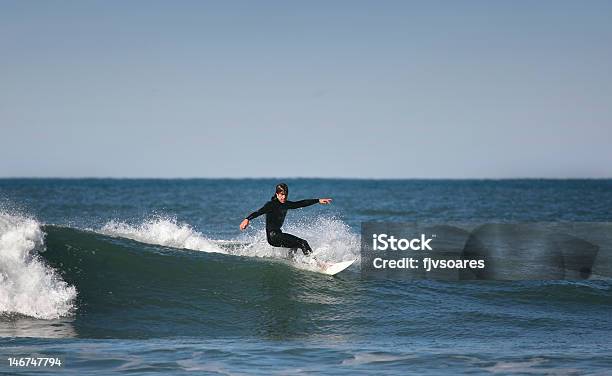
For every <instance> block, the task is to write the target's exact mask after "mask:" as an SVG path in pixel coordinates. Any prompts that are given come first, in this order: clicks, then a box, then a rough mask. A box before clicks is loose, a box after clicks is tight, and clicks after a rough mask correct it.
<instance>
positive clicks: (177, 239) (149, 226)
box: [98, 217, 227, 253]
mask: <svg viewBox="0 0 612 376" xmlns="http://www.w3.org/2000/svg"><path fill="white" fill-rule="evenodd" d="M98 232H100V233H102V234H104V235H109V236H114V237H122V238H127V239H132V240H136V241H139V242H141V243H147V244H157V245H162V246H165V247H173V248H186V249H191V250H194V251H204V252H217V253H227V252H226V251H225V250H224V249H222V248H221V247H219V246H218V245H217V244H215V243H214V242H212V241H211V240H210V239H208V238H207V237H205V236H204V235H202V234H201V233H200V232H198V231H196V230H194V229H193V228H192V227H191V226H190V225H188V224H186V223H178V222H177V220H176V219H174V218H163V217H156V218H151V219H149V220H146V221H145V222H143V223H141V224H138V225H131V224H128V223H125V222H117V221H110V222H108V223H107V224H105V225H104V226H103V227H102V228H101V229H100V230H99V231H98Z"/></svg>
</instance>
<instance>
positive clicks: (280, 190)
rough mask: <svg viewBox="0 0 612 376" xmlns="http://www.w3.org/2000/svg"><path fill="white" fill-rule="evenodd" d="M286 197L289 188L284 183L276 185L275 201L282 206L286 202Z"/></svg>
mask: <svg viewBox="0 0 612 376" xmlns="http://www.w3.org/2000/svg"><path fill="white" fill-rule="evenodd" d="M287 196H289V187H287V184H285V183H279V184H277V185H276V199H277V200H278V201H279V202H280V203H281V204H284V203H285V202H286V201H287Z"/></svg>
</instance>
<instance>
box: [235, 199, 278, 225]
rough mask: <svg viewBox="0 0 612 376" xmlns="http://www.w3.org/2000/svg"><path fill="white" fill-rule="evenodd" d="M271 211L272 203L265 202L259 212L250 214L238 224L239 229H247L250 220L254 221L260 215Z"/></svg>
mask: <svg viewBox="0 0 612 376" xmlns="http://www.w3.org/2000/svg"><path fill="white" fill-rule="evenodd" d="M271 211H272V203H271V202H267V203H266V204H265V205H264V206H262V207H261V208H260V209H259V210H257V211H254V212H252V213H251V214H249V215H248V216H247V217H246V218H245V219H243V220H242V222H241V223H240V229H241V230H244V229H245V228H247V226H248V225H249V222H250V221H251V219H255V218H257V217H259V216H260V215H263V214H266V213H269V212H271Z"/></svg>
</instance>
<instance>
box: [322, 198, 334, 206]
mask: <svg viewBox="0 0 612 376" xmlns="http://www.w3.org/2000/svg"><path fill="white" fill-rule="evenodd" d="M331 202H332V199H331V198H320V199H319V204H324V205H327V204H331Z"/></svg>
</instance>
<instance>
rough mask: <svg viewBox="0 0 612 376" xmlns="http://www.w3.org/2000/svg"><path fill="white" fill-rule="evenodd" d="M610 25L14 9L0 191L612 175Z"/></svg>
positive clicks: (419, 7) (365, 5)
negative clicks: (51, 182)
mask: <svg viewBox="0 0 612 376" xmlns="http://www.w3.org/2000/svg"><path fill="white" fill-rule="evenodd" d="M611 19H612V2H610V1H589V2H578V1H575V2H564V1H538V2H528V1H495V2H491V1H456V2H455V1H441V2H437V1H431V2H409V1H398V2H393V1H385V2H375V1H370V2H358V1H337V2H301V3H298V2H286V1H279V2H253V1H248V2H232V1H223V2H204V1H197V2H196V1H193V2H190V1H180V2H171V1H165V2H161V1H129V2H123V1H121V2H120V1H104V2H103V1H98V2H96V1H87V2H80V1H54V2H45V1H1V0H0V132H1V135H0V161H1V162H0V177H20V176H55V177H85V176H95V177H107V176H108V177H295V176H303V177H358V178H506V177H544V178H546V177H558V178H565V177H611V176H612V173H611V172H610V171H612V170H611V169H610V166H612V74H611V70H610V67H612V22H610V20H611Z"/></svg>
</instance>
